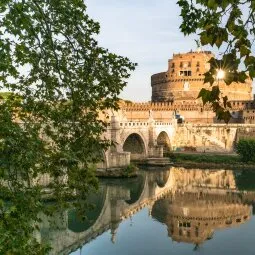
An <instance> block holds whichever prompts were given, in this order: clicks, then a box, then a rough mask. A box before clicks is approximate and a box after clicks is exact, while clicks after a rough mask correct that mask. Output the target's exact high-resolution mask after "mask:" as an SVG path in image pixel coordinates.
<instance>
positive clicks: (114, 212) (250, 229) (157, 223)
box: [40, 167, 255, 255]
mask: <svg viewBox="0 0 255 255" xmlns="http://www.w3.org/2000/svg"><path fill="white" fill-rule="evenodd" d="M254 170H255V169H254ZM254 180H255V171H251V170H246V171H245V170H243V171H232V170H222V169H216V170H202V169H185V168H181V167H178V168H177V167H171V168H170V169H165V170H163V169H162V168H159V169H154V170H151V169H146V170H143V171H142V170H141V171H140V172H139V176H138V177H136V178H131V179H122V180H119V179H111V180H110V179H108V180H101V181H100V189H99V192H98V193H97V194H93V195H91V197H90V202H92V203H93V204H94V205H95V208H94V209H93V210H91V211H90V212H89V213H88V214H87V220H86V221H82V220H81V219H79V217H78V216H77V215H76V212H75V210H70V211H66V212H64V213H63V215H62V220H58V216H55V220H54V219H53V221H54V222H55V223H56V222H57V223H56V225H57V227H56V226H54V227H52V226H51V224H49V219H48V218H45V219H44V220H43V222H42V224H41V232H40V238H41V240H42V241H43V242H49V243H50V245H51V246H52V248H53V249H52V251H51V253H52V254H71V255H80V254H83V255H108V254H109V255H119V254H122V255H141V254H144V255H155V254H157V255H165V254H171V255H175V254H176V255H180V254H181V255H182V254H194V252H197V253H198V254H206V255H211V254H212V255H214V254H217V255H223V254H224V255H228V254H229V255H230V254H231V255H240V254H245V255H249V254H255V246H254V244H255V217H254V209H253V208H254V207H253V206H254V205H255V203H254V202H255V181H254ZM51 220H52V219H51Z"/></svg>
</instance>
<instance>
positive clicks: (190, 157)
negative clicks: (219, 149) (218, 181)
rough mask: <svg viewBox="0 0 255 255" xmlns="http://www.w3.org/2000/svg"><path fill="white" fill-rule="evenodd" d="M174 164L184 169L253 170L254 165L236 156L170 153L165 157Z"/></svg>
mask: <svg viewBox="0 0 255 255" xmlns="http://www.w3.org/2000/svg"><path fill="white" fill-rule="evenodd" d="M166 156H167V157H168V158H169V159H170V160H171V161H172V162H173V164H174V166H181V167H185V168H196V167H197V168H219V167H220V168H231V169H254V170H255V164H254V163H244V162H242V160H241V158H240V157H239V156H238V155H237V154H206V153H170V154H168V155H166Z"/></svg>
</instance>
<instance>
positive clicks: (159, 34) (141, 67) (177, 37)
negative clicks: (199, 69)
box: [86, 0, 196, 101]
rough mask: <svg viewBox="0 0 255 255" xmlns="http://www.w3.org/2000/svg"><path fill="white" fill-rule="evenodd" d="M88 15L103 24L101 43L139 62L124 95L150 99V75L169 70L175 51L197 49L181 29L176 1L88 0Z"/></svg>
mask: <svg viewBox="0 0 255 255" xmlns="http://www.w3.org/2000/svg"><path fill="white" fill-rule="evenodd" d="M86 2H87V7H88V14H89V15H90V16H91V17H92V18H93V19H94V20H96V21H98V22H100V24H101V33H100V36H99V38H98V39H99V42H100V44H101V46H103V47H105V48H108V49H109V50H111V51H112V52H114V53H117V54H120V55H123V56H127V57H129V58H130V59H131V60H132V61H133V62H136V63H138V67H137V69H136V71H135V72H134V73H133V74H132V76H131V78H130V80H129V83H128V86H127V87H126V88H125V89H124V91H123V92H122V94H121V97H122V98H124V99H129V100H133V101H149V100H150V97H151V86H150V77H151V75H152V74H154V73H157V72H162V71H166V70H167V63H168V59H169V58H171V57H172V55H173V53H179V52H186V51H190V50H191V49H193V50H195V49H196V44H195V42H194V37H184V36H183V34H182V33H181V32H180V31H179V26H180V23H181V18H180V17H179V14H180V9H179V6H177V5H176V0H160V1H159V0H158V1H156V0H87V1H86Z"/></svg>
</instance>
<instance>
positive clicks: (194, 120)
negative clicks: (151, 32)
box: [100, 51, 255, 169]
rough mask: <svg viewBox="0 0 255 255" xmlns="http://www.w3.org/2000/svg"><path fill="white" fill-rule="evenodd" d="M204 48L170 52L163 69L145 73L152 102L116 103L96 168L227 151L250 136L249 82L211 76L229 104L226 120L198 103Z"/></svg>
mask: <svg viewBox="0 0 255 255" xmlns="http://www.w3.org/2000/svg"><path fill="white" fill-rule="evenodd" d="M212 56H213V54H212V53H211V52H208V51H197V52H192V51H191V52H188V53H184V54H175V55H173V58H172V59H170V60H169V63H168V70H167V71H166V72H163V73H159V74H154V75H152V77H151V86H152V100H151V101H150V102H141V103H133V102H130V101H124V100H122V101H120V103H119V110H118V111H113V110H109V111H108V112H107V113H106V115H103V114H102V115H103V116H102V118H105V120H106V121H108V127H107V131H106V133H105V134H104V137H105V138H106V139H110V140H111V141H113V142H114V144H115V145H116V146H113V147H111V148H110V149H109V150H108V151H106V152H105V161H104V164H103V165H102V166H100V168H106V169H107V168H114V167H123V166H126V165H128V163H129V162H130V160H137V159H142V160H144V159H150V158H162V157H163V155H164V152H168V151H176V150H177V151H188V150H192V151H198V152H217V153H224V152H233V151H234V149H235V144H236V143H237V142H238V140H239V139H240V138H244V137H245V138H248V137H254V136H255V100H254V99H253V98H252V81H251V80H249V79H247V81H246V83H242V84H241V83H233V84H231V85H226V84H224V81H223V80H220V79H219V80H217V85H218V84H219V87H220V90H221V92H222V93H223V95H227V96H228V98H229V102H230V103H231V109H230V112H231V116H232V117H231V120H230V122H229V123H228V124H225V123H224V122H222V121H219V120H218V119H217V117H216V115H215V113H214V112H213V110H212V108H211V106H210V105H207V104H206V105H205V106H203V103H202V100H201V99H200V98H197V97H198V93H199V91H200V90H201V89H202V88H210V86H209V85H208V84H204V73H205V72H206V71H207V70H208V69H209V68H210V66H208V61H209V59H210V58H211V57H212Z"/></svg>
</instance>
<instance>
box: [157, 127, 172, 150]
mask: <svg viewBox="0 0 255 255" xmlns="http://www.w3.org/2000/svg"><path fill="white" fill-rule="evenodd" d="M157 145H161V146H163V149H164V153H166V152H169V151H171V142H170V138H169V136H168V134H167V132H165V131H161V132H160V133H159V135H158V137H157Z"/></svg>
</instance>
